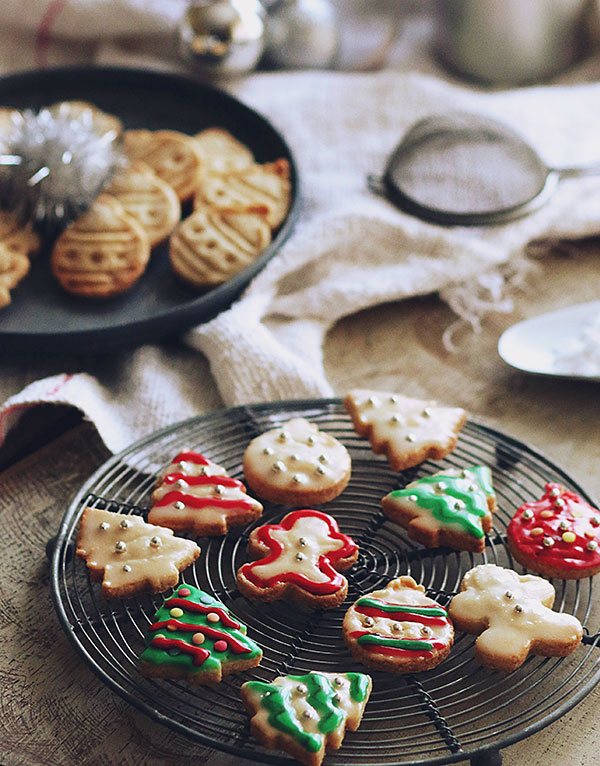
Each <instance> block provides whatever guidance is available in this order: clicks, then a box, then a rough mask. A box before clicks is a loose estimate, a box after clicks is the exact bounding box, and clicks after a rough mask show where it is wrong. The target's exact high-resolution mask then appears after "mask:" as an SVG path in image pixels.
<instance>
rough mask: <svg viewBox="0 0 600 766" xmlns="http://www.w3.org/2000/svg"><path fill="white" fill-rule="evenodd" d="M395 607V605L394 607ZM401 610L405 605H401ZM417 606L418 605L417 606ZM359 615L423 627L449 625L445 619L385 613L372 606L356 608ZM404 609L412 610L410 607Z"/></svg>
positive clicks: (408, 613) (400, 612) (411, 613)
mask: <svg viewBox="0 0 600 766" xmlns="http://www.w3.org/2000/svg"><path fill="white" fill-rule="evenodd" d="M390 606H392V605H390ZM394 606H395V605H394ZM398 606H399V608H402V607H403V605H401V604H399V605H398ZM415 606H416V605H415ZM354 608H355V609H356V611H357V612H358V613H359V614H366V615H369V617H382V618H383V619H386V620H396V621H397V622H419V623H421V624H422V625H447V624H448V620H447V619H446V618H445V617H428V616H427V615H424V614H414V612H402V611H397V612H384V611H383V610H382V609H375V608H374V607H372V606H355V607H354ZM404 608H408V609H410V606H409V605H406V606H405V607H404Z"/></svg>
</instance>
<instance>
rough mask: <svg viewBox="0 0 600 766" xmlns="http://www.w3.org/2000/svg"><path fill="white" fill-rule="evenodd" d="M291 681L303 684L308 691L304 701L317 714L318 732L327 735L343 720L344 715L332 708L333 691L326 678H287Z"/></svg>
mask: <svg viewBox="0 0 600 766" xmlns="http://www.w3.org/2000/svg"><path fill="white" fill-rule="evenodd" d="M288 678H290V679H291V680H292V681H295V682H296V683H299V684H305V685H306V688H307V689H308V695H307V698H306V701H307V702H308V704H309V705H311V707H314V709H315V710H316V711H317V712H318V713H319V716H320V717H319V731H322V732H323V734H329V733H331V732H332V731H333V730H334V729H336V728H337V727H338V726H339V725H340V724H341V723H342V722H343V720H344V713H343V711H342V710H340V709H339V708H338V707H335V706H334V704H333V703H334V699H333V697H334V695H335V691H334V689H333V687H332V685H331V683H330V682H329V679H328V678H327V677H326V676H323V675H321V674H320V673H307V674H306V675H305V676H288Z"/></svg>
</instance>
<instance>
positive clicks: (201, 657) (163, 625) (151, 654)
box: [140, 585, 262, 684]
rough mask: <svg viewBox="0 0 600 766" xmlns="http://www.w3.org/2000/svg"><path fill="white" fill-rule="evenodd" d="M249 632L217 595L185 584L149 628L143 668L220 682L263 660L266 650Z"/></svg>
mask: <svg viewBox="0 0 600 766" xmlns="http://www.w3.org/2000/svg"><path fill="white" fill-rule="evenodd" d="M246 631H247V628H246V626H245V625H242V624H241V623H240V622H238V621H237V620H236V619H234V618H233V617H232V616H231V614H230V613H229V609H227V607H226V606H225V605H224V604H222V603H221V602H220V601H217V599H216V598H214V597H213V596H211V595H210V594H208V593H205V592H204V591H202V590H200V589H199V588H195V587H194V586H193V585H181V586H180V587H179V588H178V589H177V590H176V591H175V593H173V595H172V596H171V597H170V598H168V599H166V601H165V602H164V604H163V605H162V606H161V607H160V609H159V610H158V611H157V612H156V615H155V617H154V622H153V623H152V624H151V625H150V626H149V627H148V632H147V636H146V648H145V650H144V652H143V653H142V655H141V657H140V670H141V672H142V675H145V676H151V677H153V678H183V679H185V680H186V681H188V682H189V683H190V684H205V683H211V682H219V681H220V680H221V679H222V677H223V676H224V675H226V674H228V673H237V672H238V671H241V670H247V669H248V668H254V667H256V666H257V665H258V664H259V663H260V661H261V659H262V650H261V648H260V647H259V646H258V645H257V644H256V643H255V642H254V641H252V640H251V639H250V638H248V636H247V635H246Z"/></svg>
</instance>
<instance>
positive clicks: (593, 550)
mask: <svg viewBox="0 0 600 766" xmlns="http://www.w3.org/2000/svg"><path fill="white" fill-rule="evenodd" d="M507 535H508V546H509V548H510V551H511V553H512V555H513V556H514V558H515V559H516V560H517V561H518V562H519V564H522V565H523V566H524V567H526V568H527V569H531V571H532V572H538V573H539V574H542V575H544V576H545V577H560V578H561V579H565V580H577V579H580V578H582V577H591V576H592V575H595V574H597V573H598V572H600V547H599V545H598V542H599V541H600V511H599V510H598V509H597V508H593V507H592V506H591V505H589V504H588V503H586V502H585V500H584V499H583V498H582V497H580V496H579V495H578V494H577V493H575V492H571V491H570V490H567V489H565V488H564V487H562V486H561V485H560V484H557V483H552V482H551V483H549V484H546V487H545V492H544V495H543V497H542V498H541V500H537V501H535V502H530V503H524V504H523V505H522V506H521V507H520V508H519V510H518V511H517V512H516V514H515V515H514V517H513V519H512V521H511V522H510V524H509V525H508V530H507Z"/></svg>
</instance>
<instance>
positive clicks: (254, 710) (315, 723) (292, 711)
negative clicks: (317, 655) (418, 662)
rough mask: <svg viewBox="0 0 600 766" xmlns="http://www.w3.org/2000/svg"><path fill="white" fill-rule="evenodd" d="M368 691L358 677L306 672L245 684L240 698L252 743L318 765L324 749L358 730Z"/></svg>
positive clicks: (367, 679)
mask: <svg viewBox="0 0 600 766" xmlns="http://www.w3.org/2000/svg"><path fill="white" fill-rule="evenodd" d="M371 687H372V682H371V678H370V677H369V676H368V675H366V674H364V673H315V672H312V673H307V674H306V675H303V676H279V677H277V678H276V679H275V680H274V681H272V682H271V683H264V682H262V681H248V682H246V683H245V684H243V685H242V689H241V694H242V701H243V702H244V705H245V707H246V709H247V710H248V712H249V713H250V715H251V716H252V719H251V721H250V731H251V732H252V736H253V737H254V738H255V739H257V740H258V741H259V742H260V743H261V744H262V745H264V747H267V748H278V749H280V750H284V751H285V752H287V753H289V754H290V755H291V756H293V757H294V758H296V759H297V760H299V761H301V762H302V763H304V764H306V766H319V764H320V763H321V762H322V760H323V758H324V757H325V750H326V749H328V750H330V749H331V750H337V749H338V748H340V747H341V745H342V740H343V738H344V734H345V731H346V729H349V730H350V731H356V729H358V726H359V724H360V721H361V719H362V716H363V713H364V709H365V706H366V704H367V702H368V699H369V695H370V694H371Z"/></svg>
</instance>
